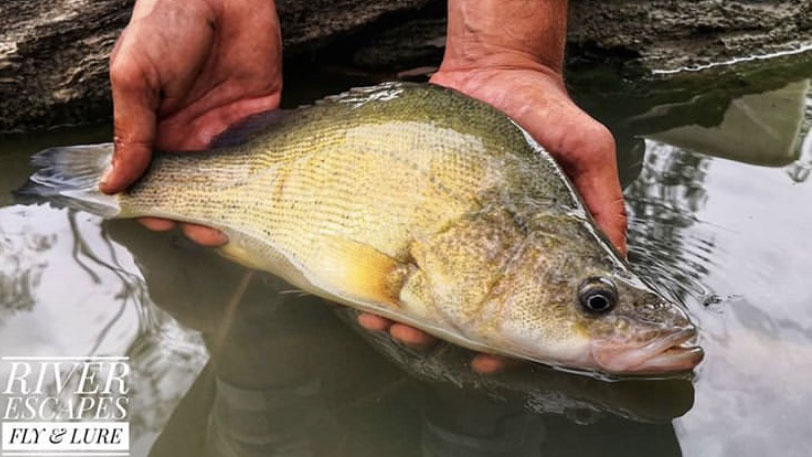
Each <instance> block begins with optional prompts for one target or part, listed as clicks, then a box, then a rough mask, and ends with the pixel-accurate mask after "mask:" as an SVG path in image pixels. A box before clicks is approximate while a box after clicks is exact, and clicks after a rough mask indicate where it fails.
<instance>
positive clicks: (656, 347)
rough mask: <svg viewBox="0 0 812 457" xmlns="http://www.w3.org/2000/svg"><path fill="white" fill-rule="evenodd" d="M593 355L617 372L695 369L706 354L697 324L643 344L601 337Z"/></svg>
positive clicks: (593, 344) (611, 371)
mask: <svg viewBox="0 0 812 457" xmlns="http://www.w3.org/2000/svg"><path fill="white" fill-rule="evenodd" d="M590 346H591V355H592V359H593V360H594V362H595V364H596V365H597V366H598V368H600V369H602V370H605V371H608V372H610V373H614V374H632V375H637V374H639V375H646V374H663V373H682V372H686V371H690V370H692V369H693V368H694V367H696V366H697V365H698V364H699V363H700V362H701V361H702V359H703V358H704V351H703V350H702V348H701V347H699V346H698V345H697V330H696V327H694V326H688V327H682V328H679V329H676V330H674V331H672V332H671V333H669V334H668V335H667V336H665V337H662V336H660V337H655V338H652V339H651V340H650V341H648V342H646V343H643V344H637V345H635V344H630V343H629V342H627V341H613V340H610V339H597V340H594V341H592V343H591V345H590Z"/></svg>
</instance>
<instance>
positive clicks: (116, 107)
mask: <svg viewBox="0 0 812 457" xmlns="http://www.w3.org/2000/svg"><path fill="white" fill-rule="evenodd" d="M127 37H128V34H126V33H125V34H123V35H122V36H121V38H120V41H121V43H120V44H118V45H117V49H116V54H115V58H114V59H113V60H112V61H111V63H110V83H111V86H112V93H113V132H114V137H113V138H114V152H113V164H112V168H111V169H110V170H108V172H107V173H106V174H105V176H103V177H102V180H101V184H100V186H99V187H100V189H101V191H102V192H105V193H108V194H111V193H116V192H121V191H122V190H124V189H125V188H126V187H127V186H129V185H130V184H132V183H133V182H135V181H136V180H137V179H138V178H139V177H140V176H141V175H142V174H143V173H144V171H145V170H146V169H147V166H148V165H149V161H150V158H151V156H152V145H153V143H154V140H155V121H156V115H155V111H156V109H157V106H158V82H157V80H156V79H157V78H155V77H150V76H148V75H149V74H150V73H151V72H152V70H151V68H150V66H149V64H148V62H147V61H146V60H145V59H144V57H143V56H142V55H139V54H138V52H137V51H135V50H134V49H133V46H132V44H131V43H130V42H129V41H128V38H127Z"/></svg>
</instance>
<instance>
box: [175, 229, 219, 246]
mask: <svg viewBox="0 0 812 457" xmlns="http://www.w3.org/2000/svg"><path fill="white" fill-rule="evenodd" d="M182 228H183V234H184V235H186V236H187V237H188V238H189V239H190V240H192V241H194V242H195V243H197V244H201V245H203V246H209V247H216V246H222V245H224V244H226V243H228V237H226V236H225V234H223V232H220V231H219V230H215V229H213V228H210V227H204V226H202V225H197V224H183V225H182Z"/></svg>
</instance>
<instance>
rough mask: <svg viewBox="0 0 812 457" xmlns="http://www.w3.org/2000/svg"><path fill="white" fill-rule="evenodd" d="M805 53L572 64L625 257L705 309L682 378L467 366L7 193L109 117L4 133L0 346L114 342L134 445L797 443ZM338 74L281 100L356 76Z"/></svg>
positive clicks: (228, 450)
mask: <svg viewBox="0 0 812 457" xmlns="http://www.w3.org/2000/svg"><path fill="white" fill-rule="evenodd" d="M811 70H812V60H810V58H809V57H808V56H807V57H804V56H800V57H796V58H794V60H792V61H790V62H787V61H781V62H776V63H774V64H773V63H767V64H762V65H761V66H759V67H757V68H750V69H744V70H742V71H740V72H738V73H736V75H735V77H732V79H731V77H729V76H724V77H719V78H716V77H713V76H712V75H711V76H708V75H707V73H704V74H697V75H685V76H682V77H679V78H670V79H668V80H663V81H648V82H646V83H645V85H643V86H641V85H640V84H639V83H634V84H633V83H629V82H623V81H614V80H612V79H611V78H607V75H608V74H609V73H608V71H605V70H593V71H592V72H591V73H590V72H583V73H581V74H580V75H576V76H577V77H576V78H574V79H575V80H576V81H577V82H578V83H577V84H576V87H574V88H573V92H574V94H575V95H576V97H577V98H578V101H579V102H580V103H582V104H583V105H584V106H586V107H587V108H589V109H590V110H591V111H592V112H594V113H595V114H596V115H597V116H598V117H600V118H601V120H603V121H604V122H606V123H607V124H608V125H610V126H611V127H612V129H613V131H614V132H615V134H616V136H617V138H618V144H619V149H620V151H619V163H620V166H621V169H622V171H623V181H624V187H625V195H626V199H627V204H628V208H629V211H630V216H631V223H630V259H631V260H632V263H633V264H634V265H635V267H636V268H637V269H638V270H639V271H640V272H641V273H642V274H643V275H644V276H645V277H647V278H649V279H650V280H651V281H652V282H654V283H655V284H657V286H658V287H659V288H660V289H661V290H662V291H664V292H665V293H667V294H669V295H671V296H672V297H674V298H675V299H678V300H680V301H682V302H683V303H684V304H685V305H686V306H687V307H688V308H689V310H690V312H691V313H692V315H693V316H694V317H695V318H696V320H697V321H698V322H699V323H700V327H701V329H702V344H703V346H704V347H705V349H706V353H707V357H706V360H705V362H703V364H702V365H701V367H700V369H699V370H698V373H697V376H696V379H694V380H693V381H692V382H691V381H684V380H683V381H657V382H654V381H647V382H642V381H638V382H621V383H605V382H602V381H598V380H593V379H590V378H585V377H583V376H577V375H568V374H562V373H558V372H553V371H550V370H547V369H544V368H542V367H537V366H533V367H531V366H525V367H520V368H517V369H515V370H513V371H510V372H507V373H503V374H501V375H498V376H484V377H483V376H478V375H474V374H473V373H472V372H471V371H470V370H469V369H468V367H467V363H468V361H469V359H470V355H469V354H468V353H466V352H465V351H462V350H459V349H456V348H453V347H448V346H442V345H441V346H438V347H436V348H434V349H433V350H431V351H429V352H427V353H418V352H414V351H412V350H409V349H406V348H403V347H401V346H399V345H396V344H393V343H392V342H391V341H390V340H388V339H387V338H385V337H382V336H380V335H372V334H369V333H365V332H362V331H359V330H357V329H356V328H354V326H353V325H352V324H351V322H352V316H347V315H346V312H345V311H344V310H341V309H338V308H335V307H333V306H330V305H325V304H324V303H323V302H322V301H321V300H319V299H316V298H313V297H309V296H302V295H301V294H299V293H298V292H297V291H295V290H292V288H291V287H290V286H287V285H285V284H284V283H282V282H280V281H278V280H275V279H273V278H268V277H266V276H264V275H261V274H259V273H252V272H250V271H248V270H245V269H243V268H242V267H239V266H236V265H233V264H230V263H228V262H226V261H224V260H222V259H220V258H219V257H217V256H214V255H212V254H211V253H210V252H208V251H206V250H204V249H201V248H199V247H196V246H193V245H191V244H190V243H189V242H187V241H186V240H184V239H183V238H182V237H181V236H179V235H177V234H156V233H149V232H146V231H144V230H142V229H140V228H139V227H138V226H137V225H136V224H134V223H132V222H129V221H115V222H110V223H102V222H101V221H100V220H99V219H98V218H96V217H95V216H91V215H89V214H86V213H81V212H71V211H67V210H62V209H53V208H50V207H47V206H23V205H15V204H14V202H13V201H12V198H11V196H10V194H9V192H10V190H12V189H13V188H15V187H16V186H18V185H20V184H21V183H22V181H23V179H24V177H25V176H27V175H28V173H29V172H30V168H29V166H28V158H29V156H30V155H31V154H32V153H33V152H35V151H37V150H39V149H42V148H45V147H48V146H53V145H64V144H75V143H86V142H96V141H105V140H107V139H108V137H109V130H110V129H109V126H99V127H92V128H77V129H69V130H62V131H56V132H46V133H42V134H31V135H27V136H18V137H11V138H6V139H2V140H0V355H2V356H20V355H22V356H46V357H54V356H76V355H82V356H85V355H87V356H91V355H95V356H100V355H104V356H106V355H114V356H128V357H129V362H130V365H131V367H132V370H133V379H132V380H133V384H132V387H133V391H132V392H131V393H130V395H129V396H130V409H129V412H130V417H129V419H130V427H131V441H132V446H131V448H132V450H131V453H132V455H133V456H145V455H155V456H159V455H168V456H177V455H223V456H260V455H262V456H266V455H291V456H307V455H325V456H344V455H347V456H350V455H353V456H357V455H394V456H400V455H402V456H414V455H421V456H446V455H453V456H469V455H470V456H497V455H498V456H508V455H509V456H540V455H545V456H546V455H562V456H592V455H595V456H598V455H600V456H607V455H618V456H619V455H623V456H629V455H641V456H644V455H645V456H649V455H657V456H668V455H686V456H727V455H736V456H763V455H782V456H805V455H808V449H809V448H810V447H811V446H812V434H810V431H811V429H810V421H809V415H808V413H809V411H810V410H812V388H810V386H812V289H810V288H809V287H808V284H809V282H810V281H809V278H810V277H812V276H811V275H812V256H810V253H812V238H810V233H812V210H810V208H812V178H810V176H809V175H810V172H811V171H812V136H811V135H810V133H809V132H810V126H812V89H810V83H809V80H808V79H807V78H808V77H809V75H810V74H812V71H811ZM601 71H605V73H601ZM727 74H729V73H727ZM328 76H329V77H330V81H331V84H330V85H325V84H323V83H322V82H321V81H319V80H318V79H317V78H316V79H312V80H311V79H302V80H299V81H298V82H296V83H292V84H290V86H292V90H291V93H290V95H288V99H287V100H286V103H287V104H289V105H297V104H300V103H305V102H308V101H310V100H313V99H315V98H316V97H318V96H320V95H322V94H326V93H330V92H336V91H338V90H341V89H343V88H346V87H350V86H352V85H356V84H358V83H360V82H365V81H359V80H355V79H353V80H350V79H347V78H344V79H342V78H338V77H335V76H334V75H328ZM369 82H371V81H369ZM641 87H642V89H641ZM4 370H5V371H4ZM0 371H2V372H0V378H2V379H5V378H6V377H7V366H6V365H5V364H4V365H3V366H2V368H0ZM0 398H3V397H0ZM5 401H6V399H5V398H3V400H0V406H3V409H5V406H4V402H5Z"/></svg>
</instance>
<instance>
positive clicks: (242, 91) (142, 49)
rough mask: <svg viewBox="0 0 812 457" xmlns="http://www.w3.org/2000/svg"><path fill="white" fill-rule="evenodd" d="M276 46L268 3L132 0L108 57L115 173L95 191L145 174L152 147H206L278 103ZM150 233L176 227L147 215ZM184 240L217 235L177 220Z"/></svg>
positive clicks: (213, 241) (211, 239)
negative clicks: (124, 25) (127, 19)
mask: <svg viewBox="0 0 812 457" xmlns="http://www.w3.org/2000/svg"><path fill="white" fill-rule="evenodd" d="M281 56H282V43H281V36H280V30H279V19H278V18H277V15H276V10H275V7H274V2H272V1H269V0H202V1H194V2H185V1H180V0H138V1H137V2H136V4H135V7H134V10H133V14H132V18H131V19H130V23H129V25H128V26H127V28H126V29H124V31H123V32H122V34H121V36H120V37H119V39H118V42H117V43H116V46H115V48H114V49H113V53H112V56H111V59H110V81H111V84H112V90H113V119H114V143H115V152H114V154H113V167H112V169H111V171H110V172H109V173H108V174H107V175H105V176H104V177H103V179H102V183H101V185H100V189H101V190H102V192H105V193H108V194H112V193H116V192H121V191H122V190H124V189H125V188H127V186H129V185H131V184H132V183H133V182H135V181H136V180H137V179H138V178H139V177H140V176H141V175H142V174H143V173H144V171H145V170H146V169H147V167H148V165H149V162H150V159H151V157H152V150H153V148H157V149H161V150H167V151H184V150H186V151H194V150H202V149H205V148H207V147H208V145H209V143H210V142H211V140H212V139H213V138H215V137H216V136H217V135H218V134H220V133H222V132H223V131H224V130H226V129H227V128H228V127H229V125H231V124H234V123H235V122H238V121H240V120H241V119H243V118H245V117H247V116H250V115H251V114H255V113H258V112H262V111H268V110H272V109H275V108H278V106H279V100H280V97H281V91H282V71H281V70H282V65H281ZM141 222H142V223H143V224H144V225H146V226H147V227H148V228H151V229H153V230H169V229H171V228H172V227H173V226H174V223H173V222H171V221H168V220H164V219H154V218H145V219H141ZM183 230H184V233H185V234H186V235H187V236H188V237H189V238H191V239H192V240H194V241H196V242H198V243H200V244H204V245H209V246H216V245H220V244H224V243H225V242H226V241H227V239H226V237H225V235H223V234H222V233H220V232H218V231H216V230H213V229H210V228H206V227H202V226H198V225H192V224H183Z"/></svg>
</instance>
